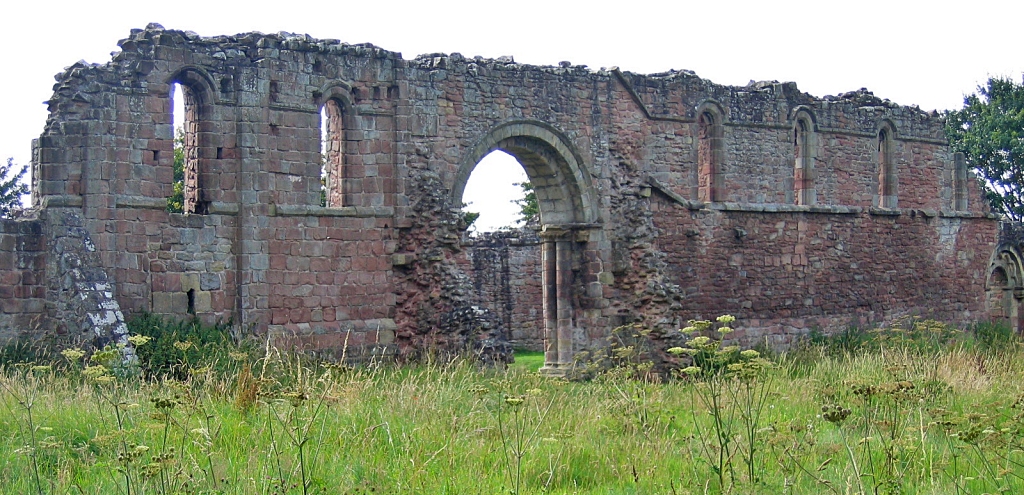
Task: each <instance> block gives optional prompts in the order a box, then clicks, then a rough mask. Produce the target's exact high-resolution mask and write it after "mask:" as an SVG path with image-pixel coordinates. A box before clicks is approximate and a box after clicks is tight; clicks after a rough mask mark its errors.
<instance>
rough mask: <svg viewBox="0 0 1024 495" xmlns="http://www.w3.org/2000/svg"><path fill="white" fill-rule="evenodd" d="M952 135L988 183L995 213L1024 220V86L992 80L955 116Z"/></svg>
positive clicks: (954, 144)
mask: <svg viewBox="0 0 1024 495" xmlns="http://www.w3.org/2000/svg"><path fill="white" fill-rule="evenodd" d="M946 137H947V138H948V139H949V144H950V146H951V147H952V148H953V151H958V152H961V153H963V154H964V156H965V157H966V159H967V166H969V167H971V168H972V169H973V170H975V172H976V173H977V174H978V176H979V177H980V178H981V179H982V180H984V183H985V195H986V197H987V198H988V200H989V202H991V203H992V207H993V209H994V210H995V211H997V212H998V213H1001V214H1003V215H1004V216H1006V217H1007V218H1008V219H1010V220H1014V221H1021V220H1024V197H1022V194H1024V84H1017V83H1015V82H1013V81H1011V80H1009V79H1003V78H999V77H993V78H989V80H988V84H987V85H986V86H979V87H978V92H977V93H976V94H973V95H969V96H965V97H964V108H963V109H961V110H954V111H951V112H949V114H948V115H947V118H946Z"/></svg>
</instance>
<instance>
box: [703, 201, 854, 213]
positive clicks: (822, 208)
mask: <svg viewBox="0 0 1024 495" xmlns="http://www.w3.org/2000/svg"><path fill="white" fill-rule="evenodd" d="M691 203H693V202H692V201H691ZM702 204H703V205H704V207H705V208H707V209H709V210H719V211H742V212H752V213H823V214H826V215H858V214H860V213H862V212H863V211H864V208H861V207H860V206H841V205H788V204H782V203H732V202H722V203H702ZM691 209H698V208H693V207H692V206H691Z"/></svg>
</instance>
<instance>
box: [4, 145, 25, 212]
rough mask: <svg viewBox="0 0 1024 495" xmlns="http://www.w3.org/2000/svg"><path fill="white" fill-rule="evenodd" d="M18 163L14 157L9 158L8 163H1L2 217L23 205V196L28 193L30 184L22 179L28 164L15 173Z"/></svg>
mask: <svg viewBox="0 0 1024 495" xmlns="http://www.w3.org/2000/svg"><path fill="white" fill-rule="evenodd" d="M16 167H17V165H15V164H14V158H8V159H7V165H0V218H6V217H9V216H11V212H12V211H14V210H16V209H18V208H20V207H21V197H22V196H24V195H26V194H28V185H26V184H25V183H23V182H22V181H21V180H22V178H24V177H25V174H27V173H28V165H23V166H22V167H21V171H19V172H18V173H14V172H13V170H15V168H16Z"/></svg>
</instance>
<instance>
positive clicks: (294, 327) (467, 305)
mask: <svg viewBox="0 0 1024 495" xmlns="http://www.w3.org/2000/svg"><path fill="white" fill-rule="evenodd" d="M120 46H121V52H120V53H118V54H117V55H115V56H114V58H113V60H112V61H111V62H110V63H107V64H104V65H89V64H84V63H78V64H75V65H73V66H71V67H69V68H67V69H66V70H65V71H64V72H63V73H62V74H60V75H58V77H57V81H58V82H57V84H56V85H55V87H54V96H53V98H51V100H50V101H49V109H50V117H49V119H48V121H47V124H46V127H45V129H44V132H43V134H42V135H41V137H40V139H39V140H38V141H37V142H36V144H35V149H34V151H35V153H34V156H35V159H34V163H33V167H34V170H33V182H34V183H33V189H34V193H35V194H34V196H33V198H34V201H35V207H36V210H37V211H36V215H37V217H38V218H37V219H36V220H17V221H4V222H3V229H4V230H3V232H4V233H3V234H2V237H0V276H2V277H0V278H2V279H3V280H5V281H9V282H12V284H13V285H15V286H17V287H15V289H14V291H11V294H10V295H11V297H5V298H4V302H3V303H2V304H3V306H2V311H3V314H2V315H0V327H2V328H4V329H5V331H4V335H13V334H15V333H18V332H36V331H43V332H45V331H49V330H50V329H52V328H55V327H58V326H60V325H64V326H69V327H73V328H75V329H79V330H80V329H81V328H82V327H88V326H89V322H88V321H87V320H83V318H85V317H84V316H83V315H82V314H81V313H82V312H81V311H79V310H77V309H74V308H72V307H71V306H69V305H67V304H63V303H61V302H60V300H61V298H67V297H69V296H68V294H69V293H68V292H61V291H60V290H50V289H49V288H48V289H47V290H46V291H44V292H43V294H44V296H42V297H40V287H42V286H43V285H44V284H45V282H44V281H45V280H46V273H51V274H56V273H58V272H60V271H61V269H60V268H57V269H52V266H54V263H56V260H57V259H58V258H59V255H58V254H55V253H54V251H53V248H52V245H53V244H54V243H53V242H52V239H49V238H48V236H50V235H52V234H51V232H53V229H54V225H56V224H57V223H55V222H54V221H53V220H52V219H53V218H56V217H55V215H59V216H60V218H68V216H67V215H69V214H70V215H73V216H74V217H75V218H79V219H80V222H81V225H82V229H83V230H84V232H86V233H87V234H88V235H89V236H90V242H91V245H92V246H94V248H95V250H94V254H93V255H90V256H86V257H85V258H87V259H86V262H89V263H92V264H93V265H95V266H94V268H97V269H100V270H102V271H105V273H106V274H107V275H108V276H109V278H110V280H111V281H112V288H111V291H110V292H111V293H112V296H113V297H112V299H113V300H114V301H115V302H116V303H117V304H118V305H119V311H123V312H124V313H126V314H131V313H134V312H139V311H151V312H155V313H158V314H163V315H167V316H171V317H178V318H181V317H186V316H187V315H188V314H189V313H195V314H196V315H198V316H200V317H202V318H204V319H206V320H216V319H228V318H231V319H232V321H234V322H235V323H236V324H237V325H238V326H239V328H240V329H242V331H243V332H247V333H252V332H256V333H265V332H270V333H271V334H273V335H276V336H278V337H280V338H282V339H287V340H289V341H291V342H294V343H297V344H301V345H304V346H309V347H314V348H317V349H326V350H334V351H339V350H341V349H344V351H343V352H349V353H359V352H364V351H365V352H373V353H379V352H380V353H388V354H395V353H400V354H415V353H416V352H419V351H425V350H429V349H431V348H443V349H460V348H467V347H472V348H476V349H480V348H482V347H488V346H490V347H495V348H500V347H501V345H500V343H499V342H500V341H501V340H502V339H503V338H505V339H507V338H508V335H506V333H507V331H506V330H505V329H503V327H502V323H501V319H500V318H499V317H498V316H496V315H501V313H502V308H494V307H492V308H490V309H492V310H493V311H487V308H486V306H487V305H488V304H491V303H490V302H489V301H493V300H494V299H493V298H492V299H487V296H481V295H480V294H479V291H478V290H477V289H478V288H479V287H483V286H482V285H480V284H479V283H478V284H477V286H476V287H475V286H474V279H475V280H477V281H480V280H484V279H486V278H487V277H489V276H490V275H484V274H481V273H479V271H474V270H473V269H470V267H471V266H472V263H471V262H470V260H469V259H468V258H467V253H466V249H464V246H463V245H462V244H463V233H464V228H465V225H464V223H463V222H462V220H461V215H460V214H459V213H458V212H457V211H456V210H454V209H453V208H452V205H454V204H458V203H460V200H461V193H462V190H463V188H464V187H465V182H466V180H467V179H468V177H469V173H470V172H471V171H472V169H473V167H474V166H475V164H476V163H477V162H478V161H479V159H480V158H482V157H483V156H484V155H486V154H487V153H488V152H490V151H492V150H494V149H502V150H504V151H506V152H509V153H510V154H512V155H513V156H516V158H517V159H518V160H519V161H520V163H522V164H523V165H524V168H525V169H526V171H527V173H528V175H529V176H530V178H531V181H532V182H533V184H534V185H535V186H536V189H537V193H538V197H539V198H540V207H541V220H540V222H541V231H540V232H539V237H540V247H539V249H538V250H539V251H541V252H542V253H543V254H542V255H541V256H540V258H541V259H540V260H539V261H538V264H537V265H535V268H532V269H533V270H535V271H536V272H540V273H541V275H540V276H539V277H537V276H536V275H535V276H534V277H535V278H534V279H533V280H536V281H537V284H538V285H541V293H542V294H541V295H539V296H538V295H537V294H536V293H533V294H532V295H530V294H529V291H526V292H524V296H523V297H524V298H525V299H523V300H527V301H530V306H531V308H530V310H533V311H534V313H532V314H536V311H540V314H541V320H540V321H541V323H543V327H544V329H545V330H544V331H543V333H542V335H543V336H544V339H545V341H546V344H547V346H548V351H549V356H548V361H549V363H555V364H561V365H564V364H567V361H566V360H567V359H571V354H572V352H574V350H578V349H580V348H583V347H586V346H589V345H592V344H595V343H600V342H602V341H603V339H604V337H605V336H606V335H607V333H608V331H609V330H610V329H611V328H613V327H615V326H617V325H621V324H624V323H628V322H632V321H641V322H643V323H644V324H646V325H648V326H650V327H652V328H655V329H657V330H658V331H657V332H656V333H655V335H656V336H658V335H664V334H668V333H670V331H671V330H672V329H674V328H678V327H679V325H680V324H681V323H682V322H685V320H686V319H689V318H694V317H713V316H715V315H717V314H721V313H732V314H734V315H736V316H737V318H738V319H739V323H738V326H739V327H740V328H741V329H743V330H744V332H745V333H746V335H747V338H748V339H749V340H761V339H764V338H765V336H768V337H769V339H770V342H769V343H778V344H786V343H787V342H790V341H791V340H792V338H793V337H794V336H796V335H800V334H802V333H805V332H806V331H808V330H809V329H811V328H821V329H823V330H836V329H839V328H842V327H845V326H846V325H849V324H852V323H857V324H860V323H865V324H866V323H875V322H883V321H885V320H887V319H889V318H892V317H894V316H898V315H902V314H909V313H922V314H928V315H929V316H934V317H938V318H943V319H946V320H951V321H966V320H972V319H977V318H979V317H981V316H984V315H986V314H987V313H986V296H985V286H986V282H985V279H986V274H987V271H986V270H988V268H989V265H990V261H991V258H992V253H993V250H994V248H995V246H996V242H997V239H996V237H997V221H996V220H995V219H994V217H993V216H992V215H990V214H988V213H987V208H986V206H985V204H984V202H983V200H982V199H981V193H980V191H979V188H978V184H977V183H976V182H975V181H974V180H970V179H969V177H968V176H967V174H966V171H965V169H964V167H963V164H962V161H957V160H955V157H954V156H953V155H952V154H951V152H950V151H949V149H948V148H947V146H946V143H945V141H944V139H943V137H942V123H941V121H940V119H939V118H938V116H937V115H934V114H932V115H929V114H926V113H924V112H921V111H920V110H919V109H917V108H910V107H901V106H898V105H895V104H892V103H890V102H888V101H883V100H880V99H878V98H876V97H874V96H873V95H871V94H870V93H869V92H866V91H863V90H862V91H858V92H853V93H849V94H845V95H841V96H838V97H826V98H824V99H818V98H814V97H812V96H810V95H807V94H805V93H801V92H800V91H799V90H798V89H797V88H796V86H795V85H794V84H792V83H774V82H770V83H757V84H751V85H749V86H746V87H729V86H721V85H716V84H713V83H711V82H709V81H707V80H704V79H701V78H699V77H697V76H696V75H694V74H693V73H690V72H686V71H683V72H677V71H673V72H669V73H663V74H655V75H648V76H643V75H636V74H631V73H628V72H623V71H620V70H618V69H615V68H613V69H610V70H606V69H602V70H597V71H595V70H591V69H588V68H586V67H582V66H573V65H571V64H569V63H563V64H561V65H560V66H559V67H537V66H528V65H522V64H516V63H514V62H513V61H512V60H511V59H510V58H501V59H481V58H474V59H470V58H466V57H463V56H461V55H459V54H452V55H444V54H433V55H424V56H420V57H417V58H416V59H413V60H405V59H403V58H402V57H401V55H400V54H397V53H393V52H388V51H386V50H382V49H380V48H376V47H373V46H370V45H347V44H343V43H340V42H338V41H337V40H315V39H312V38H309V37H308V36H299V35H290V34H286V33H282V34H278V35H263V34H259V33H249V34H240V35H235V36H220V37H213V38H202V37H199V36H197V35H194V34H192V33H185V32H180V31H173V30H165V29H163V28H161V27H160V26H157V25H151V26H149V27H147V29H145V30H133V31H132V34H131V36H130V37H129V38H127V39H125V40H122V41H121V42H120ZM175 82H177V83H180V84H181V85H182V87H183V88H185V91H186V92H187V93H188V94H187V98H186V102H187V104H188V109H187V110H186V114H187V119H188V123H189V129H190V132H191V134H190V135H189V137H188V139H189V142H190V143H191V149H193V150H194V151H193V153H192V155H190V157H189V162H188V164H187V169H189V170H193V171H195V174H194V175H192V176H189V178H188V180H187V181H186V182H187V187H189V188H192V190H194V191H195V193H194V194H192V196H191V201H192V203H191V204H194V205H195V212H194V213H193V214H189V215H183V214H177V213H168V212H167V211H165V205H166V198H167V197H168V196H170V195H171V192H172V171H171V165H172V161H173V136H172V132H173V131H172V125H171V97H170V92H171V88H172V83H175ZM325 105H328V106H330V108H332V109H334V110H332V111H335V115H336V119H334V120H333V121H332V122H333V124H331V125H333V126H334V129H335V132H334V134H332V138H331V139H330V141H331V148H330V149H329V151H328V156H327V157H326V159H327V162H328V166H327V168H328V170H329V176H328V177H327V183H328V186H329V191H328V198H329V203H328V206H327V207H321V206H320V166H321V153H320V135H321V119H320V110H321V108H323V107H324V106H325ZM181 117H182V116H179V118H181ZM339 127H340V128H342V129H341V130H340V131H339V130H338V128H339ZM19 222H20V223H19ZM12 238H13V240H10V239H12ZM43 245H46V246H51V247H48V248H47V250H48V251H47V252H46V253H44V252H43V251H42V250H41V246H43ZM472 249H475V248H472ZM87 251H88V250H87ZM89 252H93V251H89ZM522 259H524V260H525V259H526V258H522ZM90 260H91V261H90ZM43 265H45V269H44V266H43ZM524 266H525V265H524ZM47 270H49V272H47ZM65 271H67V270H65ZM492 280H498V279H493V278H492ZM5 285H6V284H5ZM50 285H53V284H50ZM485 285H486V284H485ZM492 285H493V284H492ZM55 287H58V288H59V287H60V286H59V285H57V286H55ZM545 289H546V290H548V291H549V292H550V294H549V295H550V297H544V293H543V291H544V290H545ZM4 290H9V289H7V287H5V288H4ZM488 290H491V289H488ZM5 295H6V294H5ZM538 299H539V300H540V301H541V304H540V307H537V306H536V301H537V300H538ZM13 300H17V302H12V301H13ZM97 304H100V303H97ZM103 304H107V305H109V304H108V303H103ZM503 304H504V303H503ZM519 305H520V303H519V302H517V303H515V304H513V306H514V310H513V311H514V312H518V314H520V315H526V314H528V313H526V312H524V311H523V310H522V309H521V308H519ZM101 306H102V304H101ZM506 313H507V312H506ZM516 318H520V317H519V316H517V317H516ZM506 320H508V318H506ZM83 321H84V322H85V323H84V324H83V323H81V322H83ZM512 321H513V324H512V326H517V325H516V324H515V318H513V319H512ZM521 321H522V322H526V321H527V319H526V318H525V316H523V320H521ZM534 321H535V320H534ZM72 322H74V324H71V323H72ZM508 325H509V324H508V323H505V326H508ZM534 325H536V323H534ZM513 331H514V330H513ZM69 333H73V332H70V331H69ZM513 338H515V337H514V336H513Z"/></svg>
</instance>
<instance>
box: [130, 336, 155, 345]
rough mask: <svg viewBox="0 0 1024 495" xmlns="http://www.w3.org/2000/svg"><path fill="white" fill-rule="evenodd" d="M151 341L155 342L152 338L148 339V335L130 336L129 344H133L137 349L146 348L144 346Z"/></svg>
mask: <svg viewBox="0 0 1024 495" xmlns="http://www.w3.org/2000/svg"><path fill="white" fill-rule="evenodd" d="M150 340H153V338H152V337H148V336H146V335H130V336H128V342H131V344H132V345H133V346H135V347H141V346H144V345H146V344H148V343H149V341H150Z"/></svg>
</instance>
